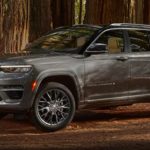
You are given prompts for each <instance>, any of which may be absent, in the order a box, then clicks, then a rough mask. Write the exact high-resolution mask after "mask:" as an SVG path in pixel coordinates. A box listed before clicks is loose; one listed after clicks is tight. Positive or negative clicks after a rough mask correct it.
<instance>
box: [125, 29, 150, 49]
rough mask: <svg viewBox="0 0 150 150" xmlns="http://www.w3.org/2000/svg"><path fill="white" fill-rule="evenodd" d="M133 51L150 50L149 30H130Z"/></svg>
mask: <svg viewBox="0 0 150 150" xmlns="http://www.w3.org/2000/svg"><path fill="white" fill-rule="evenodd" d="M128 34H129V38H130V48H131V50H132V52H144V51H150V42H149V34H148V32H147V31H136V30H129V31H128Z"/></svg>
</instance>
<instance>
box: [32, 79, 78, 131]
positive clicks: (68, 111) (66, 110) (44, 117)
mask: <svg viewBox="0 0 150 150" xmlns="http://www.w3.org/2000/svg"><path fill="white" fill-rule="evenodd" d="M74 113H75V99H74V97H73V95H72V93H71V91H70V90H69V89H68V88H67V87H66V86H64V85H62V84H60V83H55V82H53V83H48V84H47V86H46V87H44V88H43V90H42V91H41V92H40V93H39V94H38V96H37V98H36V99H35V103H34V106H33V110H32V116H33V119H34V122H35V124H36V125H37V126H38V127H40V128H41V129H43V130H45V131H56V130H59V129H61V128H64V127H66V125H67V124H68V123H70V122H71V120H72V119H73V116H74Z"/></svg>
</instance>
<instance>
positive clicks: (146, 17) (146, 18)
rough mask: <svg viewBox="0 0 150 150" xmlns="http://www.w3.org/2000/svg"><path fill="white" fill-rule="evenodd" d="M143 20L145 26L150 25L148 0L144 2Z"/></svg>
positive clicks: (149, 1)
mask: <svg viewBox="0 0 150 150" xmlns="http://www.w3.org/2000/svg"><path fill="white" fill-rule="evenodd" d="M143 20H144V23H145V24H150V0H144V10H143Z"/></svg>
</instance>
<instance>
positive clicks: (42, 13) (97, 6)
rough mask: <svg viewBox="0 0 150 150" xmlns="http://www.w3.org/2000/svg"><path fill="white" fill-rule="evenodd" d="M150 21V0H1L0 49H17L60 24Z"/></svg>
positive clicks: (12, 50)
mask: <svg viewBox="0 0 150 150" xmlns="http://www.w3.org/2000/svg"><path fill="white" fill-rule="evenodd" d="M118 22H119V23H121V22H126V23H140V24H141V23H144V24H150V0H0V53H2V52H7V53H16V52H19V51H21V50H22V49H23V48H24V47H25V45H26V44H27V43H29V42H32V41H33V40H35V39H36V38H38V37H40V36H41V35H43V34H45V33H47V32H48V31H50V30H52V29H54V28H57V27H59V26H70V25H72V24H82V23H85V24H95V25H100V24H109V23H118Z"/></svg>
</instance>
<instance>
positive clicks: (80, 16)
mask: <svg viewBox="0 0 150 150" xmlns="http://www.w3.org/2000/svg"><path fill="white" fill-rule="evenodd" d="M82 5H83V1H82V0H80V8H79V24H81V22H82Z"/></svg>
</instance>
